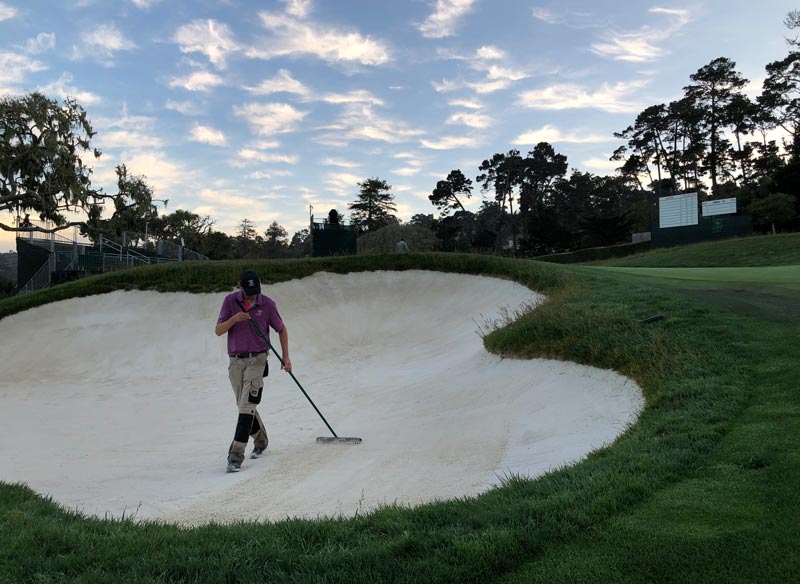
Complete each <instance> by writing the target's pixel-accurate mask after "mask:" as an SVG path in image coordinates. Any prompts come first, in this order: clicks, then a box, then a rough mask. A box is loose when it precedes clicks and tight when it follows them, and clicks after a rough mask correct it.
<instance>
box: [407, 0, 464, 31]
mask: <svg viewBox="0 0 800 584" xmlns="http://www.w3.org/2000/svg"><path fill="white" fill-rule="evenodd" d="M474 4H475V0H436V3H435V4H434V6H433V12H432V13H431V14H430V15H429V16H428V17H427V18H426V19H425V20H424V22H422V23H421V24H420V25H419V26H417V30H419V32H420V33H421V34H422V36H424V37H427V38H433V39H439V38H444V37H449V36H453V35H454V34H455V29H456V26H457V25H458V22H459V21H460V20H461V19H462V18H463V17H464V15H466V14H467V13H468V12H469V11H470V10H472V7H473V5H474Z"/></svg>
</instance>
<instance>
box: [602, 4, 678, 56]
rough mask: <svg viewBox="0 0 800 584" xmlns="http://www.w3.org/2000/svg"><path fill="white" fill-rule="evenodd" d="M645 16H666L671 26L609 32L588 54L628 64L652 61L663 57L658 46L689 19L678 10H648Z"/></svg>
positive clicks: (662, 52) (643, 27)
mask: <svg viewBox="0 0 800 584" xmlns="http://www.w3.org/2000/svg"><path fill="white" fill-rule="evenodd" d="M649 12H650V13H651V14H658V15H662V16H666V17H668V18H670V19H671V22H670V23H669V24H667V25H659V26H655V27H651V26H642V27H641V28H640V29H639V30H637V31H633V32H609V33H607V34H606V35H605V39H604V41H603V42H600V43H595V44H593V45H592V52H594V53H596V54H598V55H601V56H603V57H609V58H611V59H615V60H617V61H629V62H632V63H643V62H646V61H654V60H656V59H659V58H661V57H663V56H664V55H665V54H666V50H665V49H663V48H662V47H660V46H658V43H661V42H664V41H666V40H667V39H669V38H670V37H672V36H673V35H674V34H675V33H677V32H678V31H679V30H680V29H681V28H683V27H684V26H686V25H687V24H688V23H689V22H691V21H692V17H691V14H690V13H689V11H688V10H682V9H672V8H659V7H655V8H651V9H650V10H649Z"/></svg>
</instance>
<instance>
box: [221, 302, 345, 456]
mask: <svg viewBox="0 0 800 584" xmlns="http://www.w3.org/2000/svg"><path fill="white" fill-rule="evenodd" d="M236 304H238V305H239V308H241V309H242V312H247V311H246V310H245V309H244V306H242V304H241V302H239V301H238V300H237V301H236ZM250 324H252V325H253V328H255V330H256V332H257V333H258V336H260V337H261V338H262V339H264V342H265V343H267V346H268V347H269V348H270V350H271V351H272V352H273V353H275V356H276V357H277V358H278V361H280V363H281V367H283V366H284V362H283V359H282V358H281V356H280V355H278V351H276V350H275V347H273V346H272V343H270V342H269V339H268V338H267V335H265V334H264V332H263V331H262V330H261V327H260V326H258V324H257V323H256V322H255V321H254V320H253V319H250ZM287 373H288V374H289V375H291V376H292V379H293V380H294V382H295V383H296V384H297V387H299V388H300V391H302V392H303V395H304V396H306V399H307V400H308V403H310V404H311V407H313V408H314V411H315V412H317V414H318V415H319V417H320V418H321V419H322V421H323V422H325V425H326V426H327V427H328V430H330V431H331V434H333V436H317V443H319V444H361V438H355V437H353V436H339V435H338V434H337V433H336V432H334V430H333V428H331V425H330V424H329V423H328V420H326V419H325V416H323V415H322V412H320V411H319V408H318V407H317V406H316V404H315V403H314V400H312V399H311V397H310V396H309V395H308V393H306V390H305V389H303V386H302V385H300V382H299V381H298V380H297V377H295V376H294V373H292V372H291V371H287Z"/></svg>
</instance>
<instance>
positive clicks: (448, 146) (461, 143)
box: [420, 136, 478, 150]
mask: <svg viewBox="0 0 800 584" xmlns="http://www.w3.org/2000/svg"><path fill="white" fill-rule="evenodd" d="M420 144H422V145H423V146H424V147H425V148H430V149H431V150H453V149H455V148H475V147H477V146H478V141H477V140H476V139H475V138H472V137H470V136H442V137H441V138H439V139H438V140H422V141H420Z"/></svg>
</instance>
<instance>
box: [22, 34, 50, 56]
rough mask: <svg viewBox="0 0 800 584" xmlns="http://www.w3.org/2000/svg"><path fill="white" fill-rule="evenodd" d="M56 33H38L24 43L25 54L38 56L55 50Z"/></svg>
mask: <svg viewBox="0 0 800 584" xmlns="http://www.w3.org/2000/svg"><path fill="white" fill-rule="evenodd" d="M55 46H56V33H54V32H40V33H39V34H37V35H36V37H35V38H32V39H28V40H27V41H25V52H26V53H29V54H31V55H39V54H41V53H46V52H47V51H49V50H51V49H53V48H55Z"/></svg>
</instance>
